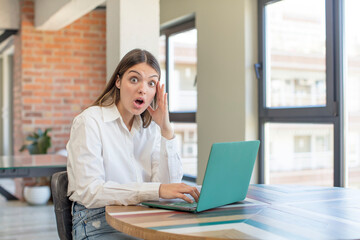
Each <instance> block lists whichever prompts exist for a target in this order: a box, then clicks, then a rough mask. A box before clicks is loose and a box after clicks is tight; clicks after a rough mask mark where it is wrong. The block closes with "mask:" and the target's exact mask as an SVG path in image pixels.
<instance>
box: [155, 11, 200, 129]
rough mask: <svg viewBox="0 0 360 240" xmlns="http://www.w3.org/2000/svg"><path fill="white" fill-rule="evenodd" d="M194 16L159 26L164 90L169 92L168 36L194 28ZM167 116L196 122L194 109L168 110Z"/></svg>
mask: <svg viewBox="0 0 360 240" xmlns="http://www.w3.org/2000/svg"><path fill="white" fill-rule="evenodd" d="M195 28H196V27H195V17H194V16H190V17H189V18H185V19H183V20H182V21H179V22H176V23H174V24H170V25H167V26H164V27H162V28H160V36H162V35H164V36H165V68H166V74H165V86H166V92H168V93H169V94H171V93H170V92H169V70H168V69H169V68H170V67H169V64H170V63H169V62H170V61H169V37H171V35H174V34H178V33H181V32H185V31H189V30H192V29H195ZM168 103H169V105H170V102H169V96H168ZM169 117H170V121H171V122H181V123H196V111H186V112H180V111H174V112H171V111H169Z"/></svg>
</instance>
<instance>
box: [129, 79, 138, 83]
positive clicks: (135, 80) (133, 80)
mask: <svg viewBox="0 0 360 240" xmlns="http://www.w3.org/2000/svg"><path fill="white" fill-rule="evenodd" d="M137 81H138V80H137V78H131V79H130V82H132V83H137Z"/></svg>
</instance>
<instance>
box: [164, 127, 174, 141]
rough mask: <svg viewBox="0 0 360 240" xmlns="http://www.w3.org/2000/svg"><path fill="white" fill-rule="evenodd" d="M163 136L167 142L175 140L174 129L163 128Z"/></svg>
mask: <svg viewBox="0 0 360 240" xmlns="http://www.w3.org/2000/svg"><path fill="white" fill-rule="evenodd" d="M161 136H163V137H164V138H166V139H167V140H171V139H173V138H174V129H173V128H172V127H171V126H169V127H166V128H162V129H161Z"/></svg>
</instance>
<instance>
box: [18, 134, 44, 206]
mask: <svg viewBox="0 0 360 240" xmlns="http://www.w3.org/2000/svg"><path fill="white" fill-rule="evenodd" d="M50 131H51V129H50V128H47V129H45V131H42V130H41V129H38V130H37V131H35V132H33V133H31V134H29V135H28V136H27V137H26V140H27V142H28V143H27V144H24V145H23V146H22V147H21V148H20V152H22V151H24V150H25V149H27V150H28V151H29V153H30V154H46V153H47V151H48V149H49V148H50V147H51V137H50V136H49V135H48V133H49V132H50ZM35 179H36V181H35V183H34V184H31V185H26V186H25V187H24V198H25V200H26V201H27V202H28V203H29V204H31V205H43V204H46V203H47V202H48V201H49V199H50V196H51V194H50V180H49V178H48V177H37V178H35Z"/></svg>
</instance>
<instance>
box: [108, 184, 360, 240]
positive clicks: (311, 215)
mask: <svg viewBox="0 0 360 240" xmlns="http://www.w3.org/2000/svg"><path fill="white" fill-rule="evenodd" d="M359 216H360V190H355V189H344V188H333V187H308V186H294V185H291V186H290V185H261V184H254V185H250V187H249V191H248V194H247V198H246V199H245V200H244V201H242V202H239V203H237V204H234V205H228V206H225V207H221V208H216V209H212V210H208V211H204V212H201V213H198V214H193V213H185V212H178V211H169V210H161V209H156V208H147V207H143V206H107V207H106V220H107V222H108V223H109V224H110V225H111V226H112V227H114V228H116V229H118V230H119V231H122V232H124V233H127V234H130V235H133V236H136V237H139V238H145V239H157V240H160V239H221V238H223V239H225V238H228V239H360V217H359Z"/></svg>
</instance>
